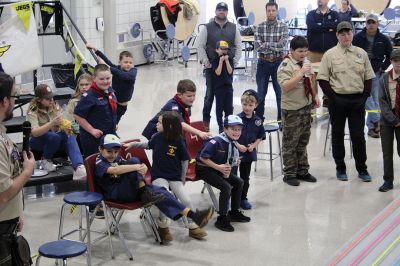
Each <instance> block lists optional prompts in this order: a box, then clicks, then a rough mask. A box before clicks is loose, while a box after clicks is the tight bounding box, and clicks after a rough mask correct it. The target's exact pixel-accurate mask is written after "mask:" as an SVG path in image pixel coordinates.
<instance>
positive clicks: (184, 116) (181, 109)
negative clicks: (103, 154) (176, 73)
mask: <svg viewBox="0 0 400 266" xmlns="http://www.w3.org/2000/svg"><path fill="white" fill-rule="evenodd" d="M195 99H196V85H195V84H194V83H193V81H191V80H189V79H183V80H180V81H179V82H178V87H177V92H176V94H175V96H174V98H172V99H171V100H169V101H168V102H167V103H166V104H165V105H164V106H163V108H161V110H160V112H158V113H157V115H156V116H154V117H153V118H152V119H151V120H150V121H149V123H148V124H147V126H146V127H145V128H144V130H143V132H142V135H143V136H144V137H146V138H147V139H148V140H150V139H151V137H152V136H153V135H154V134H155V133H157V128H156V125H157V122H158V117H159V115H160V114H161V113H162V112H165V111H175V112H177V114H178V115H179V119H180V120H181V124H182V129H183V131H188V132H190V133H191V134H193V135H197V136H199V137H200V138H202V139H207V138H208V137H209V135H210V134H209V133H207V132H203V131H200V130H198V129H195V128H194V127H192V126H190V115H191V108H192V105H193V102H194V100H195Z"/></svg>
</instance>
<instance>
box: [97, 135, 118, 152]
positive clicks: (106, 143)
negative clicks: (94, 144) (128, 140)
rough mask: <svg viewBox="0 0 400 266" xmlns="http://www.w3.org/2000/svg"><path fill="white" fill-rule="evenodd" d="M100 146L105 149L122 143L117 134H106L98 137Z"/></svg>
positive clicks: (116, 146)
mask: <svg viewBox="0 0 400 266" xmlns="http://www.w3.org/2000/svg"><path fill="white" fill-rule="evenodd" d="M100 146H102V147H104V148H105V149H111V148H120V147H121V146H122V145H121V142H120V141H119V138H118V137H117V136H115V135H113V134H107V135H105V136H103V137H102V138H101V139H100Z"/></svg>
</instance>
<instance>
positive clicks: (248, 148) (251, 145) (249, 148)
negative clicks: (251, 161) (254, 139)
mask: <svg viewBox="0 0 400 266" xmlns="http://www.w3.org/2000/svg"><path fill="white" fill-rule="evenodd" d="M255 147H256V145H254V143H251V144H249V146H248V147H247V151H248V152H253V150H254V148H255Z"/></svg>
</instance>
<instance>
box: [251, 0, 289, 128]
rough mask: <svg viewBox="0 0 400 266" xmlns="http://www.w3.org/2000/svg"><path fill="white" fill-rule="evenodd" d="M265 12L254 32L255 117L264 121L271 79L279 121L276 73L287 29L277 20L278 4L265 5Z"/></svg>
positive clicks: (279, 104)
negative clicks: (256, 53)
mask: <svg viewBox="0 0 400 266" xmlns="http://www.w3.org/2000/svg"><path fill="white" fill-rule="evenodd" d="M265 11H266V13H267V20H266V21H264V22H262V23H260V24H259V25H258V26H257V29H256V30H255V31H254V44H255V49H256V50H257V52H258V62H257V73H256V82H257V92H258V95H259V97H260V103H259V105H258V106H257V109H256V115H257V116H258V117H260V118H261V119H262V120H263V121H264V111H265V96H267V92H268V83H269V79H270V77H271V78H272V85H273V87H274V91H275V96H276V106H277V113H278V120H281V87H280V86H279V83H278V78H277V74H276V73H277V70H278V67H279V65H280V64H281V62H282V60H283V57H284V53H285V47H286V43H287V40H288V27H287V25H286V24H285V23H283V22H280V21H278V20H277V15H278V4H276V3H273V2H269V3H267V4H266V5H265Z"/></svg>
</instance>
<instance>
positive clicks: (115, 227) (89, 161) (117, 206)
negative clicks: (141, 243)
mask: <svg viewBox="0 0 400 266" xmlns="http://www.w3.org/2000/svg"><path fill="white" fill-rule="evenodd" d="M96 157H97V154H92V155H90V156H89V157H87V158H86V159H85V167H86V174H87V182H88V186H89V191H91V192H99V193H103V191H102V190H101V189H100V188H99V187H98V186H97V185H96V183H95V181H94V167H95V164H96ZM105 205H106V209H105V210H104V214H105V215H110V216H109V217H110V218H111V229H112V231H113V232H115V231H117V232H118V236H119V239H120V241H121V243H122V245H123V246H124V248H125V252H126V254H127V255H128V257H129V260H133V255H132V253H131V252H130V250H129V248H128V246H127V244H126V242H125V238H124V235H123V234H122V232H121V230H120V228H119V223H120V220H121V218H122V215H123V213H124V211H125V210H129V211H133V210H137V209H140V208H142V204H141V203H140V202H139V201H135V202H130V203H118V202H114V201H110V200H105ZM140 220H141V222H142V224H143V225H144V227H145V228H148V229H150V230H151V231H152V233H153V235H154V236H155V239H156V241H158V242H161V238H160V235H159V234H158V230H157V225H156V224H155V222H154V219H153V217H152V216H151V213H150V209H149V207H148V208H143V210H142V213H141V214H140Z"/></svg>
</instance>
